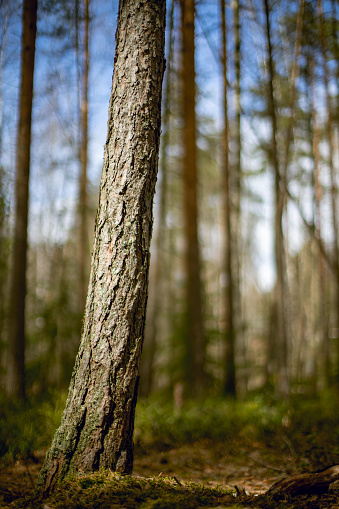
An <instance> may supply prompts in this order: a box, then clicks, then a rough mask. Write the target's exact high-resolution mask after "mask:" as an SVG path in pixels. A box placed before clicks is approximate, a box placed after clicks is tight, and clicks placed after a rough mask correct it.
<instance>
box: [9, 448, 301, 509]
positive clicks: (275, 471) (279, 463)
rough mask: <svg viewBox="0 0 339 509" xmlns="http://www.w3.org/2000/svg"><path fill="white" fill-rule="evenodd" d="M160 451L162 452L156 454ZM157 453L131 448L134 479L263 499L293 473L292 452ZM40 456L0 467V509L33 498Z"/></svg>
mask: <svg viewBox="0 0 339 509" xmlns="http://www.w3.org/2000/svg"><path fill="white" fill-rule="evenodd" d="M159 449H161V450H159ZM159 449H157V448H155V447H152V448H151V449H142V448H141V447H136V449H135V460H134V473H133V475H135V476H141V477H157V476H165V477H173V478H175V479H177V480H178V481H179V482H183V483H184V482H188V481H193V482H196V483H201V484H204V485H205V486H209V487H215V486H216V485H220V486H221V487H224V488H231V489H235V486H237V487H238V488H240V489H245V490H246V491H247V492H248V493H250V494H260V493H264V492H265V491H266V490H267V489H268V488H269V487H270V486H271V485H272V484H273V483H275V482H276V481H278V480H279V479H281V478H283V477H285V476H286V475H290V474H294V473H297V470H296V467H295V461H294V457H293V451H290V453H288V448H287V450H286V452H285V454H282V453H281V452H280V451H279V457H278V456H277V457H275V456H274V451H270V450H269V449H264V448H263V447H262V446H261V445H260V444H254V445H253V446H252V447H250V448H249V447H248V446H247V447H246V446H244V447H241V446H239V445H237V446H236V447H235V448H233V450H232V451H230V450H228V449H227V446H223V444H214V443H212V442H211V441H208V440H205V441H200V442H197V443H194V444H192V445H184V446H181V447H178V448H170V447H167V448H166V447H165V446H161V447H160V448H159ZM44 454H45V451H38V452H36V453H35V454H34V456H33V457H32V458H30V459H29V460H26V461H22V460H21V461H17V462H16V463H15V464H13V465H11V466H7V467H2V468H1V470H0V508H1V509H5V508H13V507H16V506H17V504H16V500H17V499H18V498H21V497H24V496H26V495H29V494H31V493H32V490H33V487H34V483H35V481H36V479H37V476H38V474H39V470H40V468H41V465H42V461H43V458H44Z"/></svg>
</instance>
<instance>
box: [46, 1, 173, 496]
mask: <svg viewBox="0 0 339 509" xmlns="http://www.w3.org/2000/svg"><path fill="white" fill-rule="evenodd" d="M164 36H165V0H163V1H159V0H149V1H148V2H142V1H141V0H124V1H121V2H120V4H119V15H118V28H117V35H116V51H115V60H114V76H113V85H112V93H111V99H110V106H109V119H108V134H107V142H106V147H105V155H104V166H103V174H102V180H101V186H100V198H99V209H98V213H97V218H96V228H95V240H94V247H93V258H92V267H91V276H90V284H89V288H88V298H87V302H86V310H85V317H84V324H83V331H82V339H81V344H80V349H79V353H78V356H77V359H76V363H75V368H74V371H73V376H72V380H71V384H70V388H69V394H68V399H67V403H66V408H65V411H64V414H63V418H62V422H61V425H60V427H59V428H58V430H57V431H56V434H55V437H54V440H53V443H52V446H51V448H50V450H49V452H48V453H47V455H46V458H45V462H44V465H43V468H42V471H41V473H40V477H39V480H38V484H37V490H38V492H40V495H42V494H44V493H46V492H48V491H50V490H51V489H52V488H53V487H54V485H55V483H56V482H57V481H58V479H60V478H62V477H64V476H65V475H67V474H68V473H71V472H75V471H78V470H81V471H83V472H92V471H95V470H97V469H99V468H106V469H111V470H113V471H117V472H121V473H131V471H132V466H133V442H132V436H133V427H134V411H135V404H136V398H137V388H138V369H139V360H140V354H141V349H142V343H143V336H144V323H145V310H146V300H147V287H148V270H149V247H150V240H151V232H152V204H153V196H154V190H155V183H156V176H157V166H158V162H157V161H158V152H159V141H160V121H161V86H162V77H163V71H164Z"/></svg>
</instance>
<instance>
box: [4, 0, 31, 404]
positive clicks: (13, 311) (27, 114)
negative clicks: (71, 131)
mask: <svg viewBox="0 0 339 509" xmlns="http://www.w3.org/2000/svg"><path fill="white" fill-rule="evenodd" d="M36 20H37V0H24V4H23V13H22V42H21V44H22V46H21V82H20V105H19V125H18V134H17V146H16V177H15V224H14V240H13V247H12V259H11V279H10V286H9V314H8V333H9V349H8V371H7V391H8V394H9V395H10V396H13V397H19V398H24V397H25V297H26V255H27V224H28V197H29V170H30V154H31V122H32V104H33V78H34V56H35V38H36Z"/></svg>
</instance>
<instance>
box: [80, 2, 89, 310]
mask: <svg viewBox="0 0 339 509" xmlns="http://www.w3.org/2000/svg"><path fill="white" fill-rule="evenodd" d="M83 9H84V12H83V16H84V20H83V47H82V69H81V108H80V118H81V136H80V151H79V155H80V166H81V171H80V180H79V223H80V224H79V311H80V313H83V310H84V306H85V301H86V287H87V281H86V279H87V278H86V274H87V265H88V256H89V253H88V227H87V145H88V73H89V48H88V29H89V0H84V1H83Z"/></svg>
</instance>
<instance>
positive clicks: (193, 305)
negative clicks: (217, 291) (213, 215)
mask: <svg viewBox="0 0 339 509" xmlns="http://www.w3.org/2000/svg"><path fill="white" fill-rule="evenodd" d="M180 5H181V23H182V53H183V61H182V66H183V73H182V76H183V115H184V133H183V137H184V165H183V172H184V216H185V217H184V221H185V240H186V252H185V267H186V277H187V281H186V292H187V293H186V299H187V304H186V305H187V365H188V371H187V380H186V382H187V386H188V388H190V389H191V392H192V393H193V394H195V395H199V394H201V393H202V391H203V388H204V324H203V313H202V295H201V293H202V291H201V276H200V248H199V240H198V205H197V150H196V114H195V95H196V94H195V57H194V15H195V9H194V0H180Z"/></svg>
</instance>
